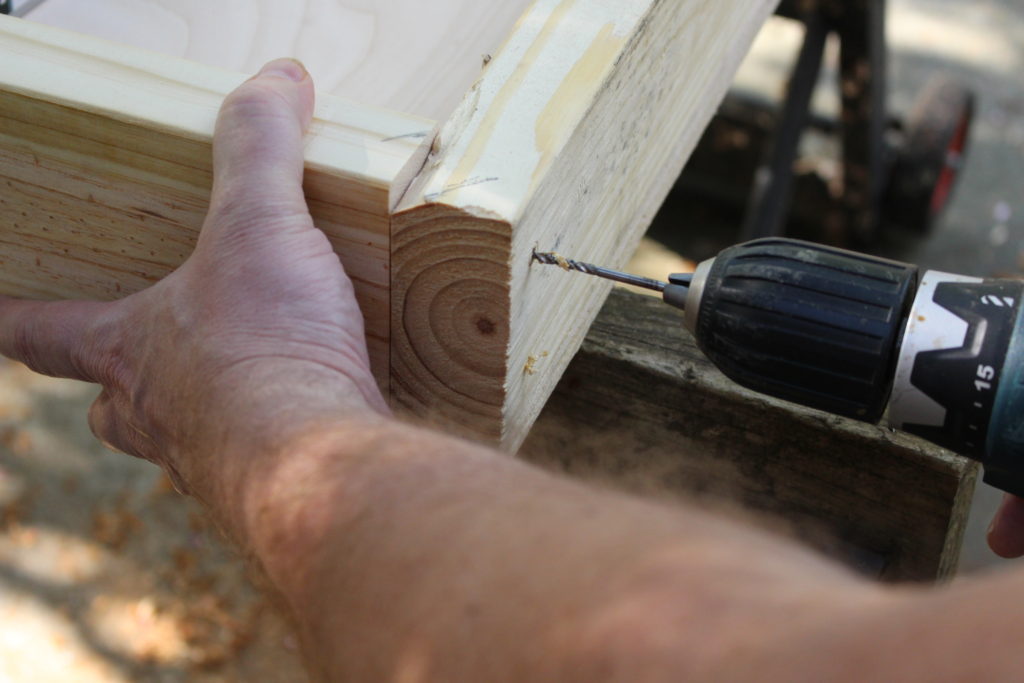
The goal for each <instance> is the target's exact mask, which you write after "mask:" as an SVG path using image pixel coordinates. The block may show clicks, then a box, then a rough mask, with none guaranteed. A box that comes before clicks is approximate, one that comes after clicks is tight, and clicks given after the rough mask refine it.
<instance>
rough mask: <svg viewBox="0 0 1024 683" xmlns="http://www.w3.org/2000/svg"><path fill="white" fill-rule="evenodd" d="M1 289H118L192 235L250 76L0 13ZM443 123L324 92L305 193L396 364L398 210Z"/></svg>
mask: <svg viewBox="0 0 1024 683" xmlns="http://www.w3.org/2000/svg"><path fill="white" fill-rule="evenodd" d="M0 52H2V54H3V60H2V62H0V189H2V190H3V191H2V193H0V292H3V293H5V294H10V295H17V296H28V297H33V298H83V297H85V298H98V299H111V298H116V297H120V296H124V295H127V294H130V293H131V292H134V291H137V290H139V289H141V288H143V287H146V286H148V285H150V284H151V283H153V282H155V281H156V280H158V279H160V278H161V277H163V276H165V275H167V274H168V273H170V272H171V271H172V270H174V268H176V267H177V266H178V265H179V264H180V263H181V262H182V261H184V259H185V258H186V257H187V256H188V254H189V253H190V252H191V250H192V246H193V244H194V242H195V238H196V236H197V234H198V231H199V228H200V227H201V225H202V221H203V218H204V216H205V213H206V209H207V204H208V198H209V192H210V183H211V166H210V163H211V149H210V144H211V141H212V135H213V126H214V122H215V120H216V115H217V111H218V109H219V107H220V104H221V102H222V101H223V99H224V97H225V95H226V94H227V93H229V92H230V91H231V90H233V89H234V88H235V87H236V86H237V85H238V84H239V83H241V82H242V80H243V79H244V78H245V77H244V76H242V75H238V74H232V73H230V72H226V71H221V70H219V69H214V68H211V67H204V66H201V65H197V64H194V63H191V62H187V61H185V60H179V59H174V58H169V57H165V56H163V55H156V54H152V53H147V52H143V51H140V50H136V49H134V48H127V47H116V46H112V45H111V44H109V43H107V42H105V41H100V40H95V39H92V38H88V37H85V36H78V35H77V34H73V33H68V32H64V31H59V30H56V29H52V28H49V27H45V26H42V25H38V24H33V23H30V22H26V21H22V20H18V19H11V18H7V17H0ZM432 128H433V124H432V122H430V121H426V120H423V119H419V118H416V117H412V116H408V115H404V114H401V115H400V114H395V113H391V112H387V111H385V110H379V109H375V108H371V107H364V106H360V105H355V104H353V103H350V102H347V101H344V100H341V99H338V98H333V97H321V98H320V99H319V102H318V106H317V112H316V118H315V121H314V123H313V125H312V127H311V131H310V134H309V136H308V139H307V146H306V183H305V185H306V195H307V199H308V201H309V205H310V209H311V211H312V213H313V216H314V220H315V221H316V223H317V225H318V226H319V227H320V228H321V229H323V230H324V232H325V233H326V234H327V235H328V237H329V238H330V239H331V241H332V243H333V244H334V246H335V248H336V250H337V251H338V253H339V255H340V256H341V259H342V261H343V262H344V264H345V267H346V269H347V270H348V272H349V274H350V275H351V276H352V278H353V280H354V282H355V285H356V290H357V296H358V297H359V301H360V305H361V306H362V309H363V312H364V314H365V316H366V319H367V334H368V341H369V344H370V348H371V355H372V358H373V362H374V368H375V372H376V373H377V375H378V378H379V379H380V380H381V381H382V383H383V382H386V378H387V376H388V374H389V368H388V364H389V345H390V342H389V337H390V332H389V327H390V319H389V313H388V312H389V287H390V276H389V272H388V271H389V262H390V237H389V220H390V212H391V209H392V207H393V206H394V204H395V203H396V202H397V200H398V196H399V194H400V192H401V191H402V190H404V188H405V187H406V186H407V184H408V180H409V178H410V176H411V174H412V173H413V172H414V171H415V170H417V169H418V168H419V167H420V165H421V163H422V158H423V156H424V155H425V154H426V143H425V142H424V140H425V139H426V138H427V137H428V136H429V132H430V131H431V130H432Z"/></svg>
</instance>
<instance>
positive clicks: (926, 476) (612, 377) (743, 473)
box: [522, 290, 977, 580]
mask: <svg viewBox="0 0 1024 683" xmlns="http://www.w3.org/2000/svg"><path fill="white" fill-rule="evenodd" d="M522 452H523V454H524V456H525V457H526V458H528V459H530V460H533V461H534V462H538V463H541V464H544V465H547V466H551V467H556V468H558V469H562V470H566V471H568V472H570V473H573V474H576V475H580V476H584V477H590V478H598V479H601V480H604V481H610V482H614V483H616V484H617V485H620V486H625V487H627V488H630V489H633V490H638V491H641V492H643V493H647V494H649V495H650V494H652V493H654V494H656V493H659V492H660V493H662V494H664V493H666V492H667V493H669V494H671V495H683V496H687V497H690V496H693V495H695V494H696V495H699V496H702V497H704V498H705V499H711V500H714V501H718V502H721V501H727V502H728V503H729V504H738V505H739V506H741V507H742V508H744V509H747V510H750V511H755V512H757V513H759V517H760V518H761V519H764V518H765V513H768V515H769V516H770V517H774V518H778V519H781V520H782V524H781V526H782V530H783V531H784V532H789V533H795V534H796V535H797V536H799V537H801V538H803V539H804V540H806V541H808V542H810V543H811V544H813V545H816V546H817V547H819V548H821V549H822V550H824V551H825V552H827V553H828V554H830V555H832V556H833V557H837V558H839V559H841V560H843V561H845V562H846V563H848V564H850V565H851V566H853V567H855V568H857V569H858V570H859V571H861V572H864V573H866V574H869V575H871V576H875V577H881V578H883V579H886V580H929V579H930V580H934V579H936V578H943V577H950V576H952V575H953V573H954V571H955V569H956V564H957V559H958V557H959V552H960V546H961V543H962V540H963V532H964V526H965V523H966V520H967V513H968V508H969V506H970V500H971V494H972V491H973V489H974V483H975V479H976V476H977V466H976V465H975V464H973V463H971V462H970V461H969V460H967V459H966V458H962V457H960V456H957V455H954V454H952V453H950V452H949V451H945V450H943V449H941V448H939V447H937V446H934V445H932V444H929V443H927V442H925V441H923V440H921V439H917V438H915V437H911V436H909V435H906V434H902V433H897V432H893V431H891V430H889V429H883V428H880V427H875V426H873V425H867V424H864V423H861V422H854V421H852V420H848V419H845V418H839V417H835V416H832V415H828V414H825V413H822V412H819V411H816V410H811V409H809V408H803V407H800V406H796V405H793V404H789V403H784V402H782V401H778V400H775V399H771V398H767V397H765V396H762V395H760V394H755V393H753V392H751V391H748V390H746V389H743V388H741V387H739V386H738V385H736V384H734V383H733V382H731V381H729V380H728V379H726V378H725V376H724V375H722V374H721V373H720V372H718V370H716V369H715V368H714V367H713V366H712V365H711V364H710V363H709V362H708V360H707V359H706V358H705V357H704V356H703V355H702V354H701V353H700V351H699V350H698V349H697V347H696V345H695V344H694V342H693V339H692V337H691V336H690V335H689V334H688V333H686V332H685V331H684V330H683V327H682V320H681V315H680V314H679V313H678V312H677V311H675V310H674V309H672V308H669V307H668V306H666V305H665V304H663V303H661V302H660V301H658V300H657V299H653V298H649V297H644V296H640V295H637V294H632V293H628V292H624V291H622V290H616V291H614V292H613V293H612V296H611V297H610V298H609V299H608V302H607V303H606V304H605V306H604V308H603V309H602V311H601V313H600V315H599V316H598V318H597V321H596V322H595V323H594V326H593V327H592V328H591V330H590V332H589V334H588V335H587V338H586V341H585V342H584V343H583V346H582V348H581V350H580V353H579V354H578V355H577V356H576V358H575V359H574V360H573V361H572V364H571V365H570V366H569V369H568V371H567V372H566V373H565V376H564V377H563V378H562V380H561V382H560V384H559V385H558V388H557V389H556V390H555V392H554V395H553V396H552V397H551V400H550V401H549V403H548V405H547V407H546V408H545V410H544V412H543V413H542V415H541V417H540V419H539V420H538V421H537V425H536V427H535V429H534V430H533V432H532V433H531V435H530V438H529V440H528V441H527V442H526V444H525V445H524V446H523V449H522ZM776 526H778V525H776Z"/></svg>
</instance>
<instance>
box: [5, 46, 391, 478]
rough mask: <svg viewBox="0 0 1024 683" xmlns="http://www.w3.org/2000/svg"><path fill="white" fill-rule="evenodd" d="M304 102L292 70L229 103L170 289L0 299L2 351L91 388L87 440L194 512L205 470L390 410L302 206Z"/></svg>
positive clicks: (285, 68) (349, 303)
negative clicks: (190, 496)
mask: <svg viewBox="0 0 1024 683" xmlns="http://www.w3.org/2000/svg"><path fill="white" fill-rule="evenodd" d="M313 100H314V94H313V84H312V80H311V79H310V77H309V75H308V74H307V73H306V71H305V69H304V68H303V67H302V66H301V65H300V64H299V63H298V62H295V61H292V60H278V61H274V62H271V63H270V64H268V65H267V66H266V67H264V69H263V71H262V72H261V73H260V74H259V75H258V76H257V77H255V78H253V79H251V80H249V81H248V82H246V83H245V84H243V85H242V86H241V87H240V88H238V89H237V90H236V91H235V92H234V93H232V94H231V95H230V96H229V97H228V98H227V100H226V102H225V104H224V106H223V109H222V110H221V114H220V118H219V120H218V123H217V132H216V135H215V139H214V169H215V174H214V186H213V195H212V200H211V206H210V211H209V215H208V216H207V218H206V222H205V224H204V226H203V229H202V234H201V235H200V237H199V242H198V245H197V246H196V249H195V252H194V253H193V254H192V256H191V257H190V258H189V259H188V261H187V262H186V263H185V264H184V265H182V267H181V268H179V269H178V270H177V271H176V272H175V273H173V274H172V275H170V276H169V277H167V278H166V279H165V280H163V281H161V282H160V283H158V284H157V285H155V286H153V287H151V288H150V289H148V290H146V291H143V292H140V293H138V294H136V295H134V296H130V297H128V298H126V299H123V300H121V301H117V302H113V303H91V302H60V303H40V302H28V301H18V300H13V299H3V300H0V352H2V353H3V354H4V355H7V356H9V357H11V358H15V359H17V360H21V361H23V362H25V363H26V364H27V365H28V366H29V367H31V368H32V369H34V370H36V371H38V372H42V373H45V374H48V375H54V376H58V377H69V378H74V379H80V380H85V381H90V382H96V383H99V384H101V385H102V386H103V392H102V394H101V395H100V397H99V398H98V399H97V401H96V403H95V404H94V405H93V408H92V411H91V413H90V416H89V420H90V424H91V426H92V429H93V431H94V432H95V433H96V435H97V436H98V437H99V438H100V439H101V440H103V441H105V442H106V443H108V444H110V445H111V446H113V447H114V448H116V449H119V450H121V451H124V452H126V453H130V454H132V455H136V456H139V457H142V458H145V459H147V460H151V461H153V462H155V463H157V464H159V465H162V466H163V467H164V468H165V469H167V470H168V472H169V473H170V474H171V476H172V477H173V478H174V479H175V480H176V482H177V484H178V485H179V486H184V487H185V488H188V489H191V490H192V491H193V492H195V493H196V494H197V495H198V496H199V497H200V498H208V497H210V496H215V495H218V488H217V485H218V484H217V482H216V481H213V476H212V473H213V472H214V465H216V467H217V468H219V467H220V466H221V463H212V462H210V459H216V458H225V457H239V458H244V457H247V455H246V453H237V451H251V450H253V449H257V448H267V447H271V448H272V447H273V446H274V445H275V444H281V443H284V442H285V441H287V440H288V439H289V438H291V437H293V436H294V435H295V433H297V432H299V431H301V430H303V429H306V428H308V427H309V425H310V423H311V422H315V421H317V420H323V419H327V418H329V419H332V420H333V419H337V418H345V417H346V416H354V415H362V414H366V413H370V412H371V411H378V412H386V411H387V408H386V406H385V403H384V400H383V398H382V397H381V395H380V393H379V391H378V389H377V386H376V384H375V382H374V381H373V378H372V376H371V374H370V369H369V363H368V360H367V353H366V344H365V339H364V337H363V319H362V316H361V314H360V311H359V308H358V306H357V304H356V301H355V298H354V296H353V291H352V284H351V282H350V281H349V279H348V277H347V276H346V275H345V272H344V270H343V269H342V267H341V264H340V263H339V261H338V257H337V256H336V255H335V254H334V253H333V251H332V249H331V246H330V244H328V241H327V239H326V237H325V236H324V235H323V233H321V232H320V231H319V230H318V229H317V228H315V227H314V226H313V223H312V220H311V218H310V216H309V212H308V210H307V208H306V203H305V199H304V196H303V191H302V176H303V152H302V144H301V139H302V136H303V133H304V129H305V128H306V126H307V125H308V124H309V122H310V120H311V118H312V111H313ZM233 484H234V482H231V483H221V485H233Z"/></svg>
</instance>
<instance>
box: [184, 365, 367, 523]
mask: <svg viewBox="0 0 1024 683" xmlns="http://www.w3.org/2000/svg"><path fill="white" fill-rule="evenodd" d="M370 381H371V382H372V380H370ZM364 383H365V382H364ZM370 389H372V391H377V390H376V386H375V385H372V386H371V387H370ZM366 391H367V389H366V388H365V387H362V386H360V382H358V381H357V380H354V379H352V378H350V377H348V376H347V375H344V374H342V373H339V372H334V371H331V370H328V369H325V368H323V367H322V366H319V365H316V364H313V363H308V362H305V361H291V360H280V361H277V360H275V361H273V362H266V361H259V362H253V363H250V364H242V365H238V366H235V367H234V368H232V370H231V371H230V373H226V374H225V375H221V376H220V377H218V379H217V381H216V382H213V383H211V386H210V387H209V388H208V389H207V390H205V391H204V392H203V396H202V398H201V399H200V400H196V401H193V402H191V405H192V406H195V407H194V408H193V409H192V411H191V413H192V418H191V420H190V421H191V423H192V424H185V425H183V428H182V434H181V437H180V438H177V439H171V440H170V441H171V442H172V443H175V444H176V445H177V447H176V448H175V449H174V451H175V452H172V453H170V454H169V455H170V457H169V460H170V463H169V464H172V465H173V466H174V469H176V470H177V473H178V475H179V477H180V479H181V480H182V481H181V483H182V484H183V487H184V488H185V489H186V490H187V492H188V493H190V494H192V495H194V496H195V497H196V498H198V499H199V500H201V501H202V502H204V503H205V504H206V505H207V506H208V507H210V508H219V507H223V506H224V505H225V504H227V503H229V501H230V500H231V497H232V495H233V492H236V491H238V490H239V489H240V487H242V486H244V485H246V484H247V480H248V479H250V478H252V477H254V476H257V474H258V473H259V472H260V470H261V469H263V468H266V467H271V466H273V464H274V463H275V462H276V461H278V460H279V459H282V458H287V457H288V454H289V453H290V452H292V451H294V450H295V445H296V444H298V443H302V442H303V441H304V440H306V439H307V438H310V436H311V435H314V436H315V435H317V434H321V433H325V432H327V431H332V430H336V429H339V428H341V427H344V429H345V430H348V429H349V427H350V426H351V428H353V429H355V428H357V427H356V425H358V424H361V423H363V422H369V421H377V420H380V419H382V418H383V417H384V416H383V414H382V411H381V410H379V409H377V408H375V407H374V406H373V405H372V404H371V403H370V402H369V401H368V400H367V399H366V398H365V397H364V395H365V392H366ZM378 397H379V392H378ZM379 400H380V403H379V405H383V399H379ZM215 511H217V510H215ZM217 512H219V511H217Z"/></svg>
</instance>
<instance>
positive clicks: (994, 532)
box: [988, 493, 1024, 558]
mask: <svg viewBox="0 0 1024 683" xmlns="http://www.w3.org/2000/svg"><path fill="white" fill-rule="evenodd" d="M988 545H989V547H990V548H991V549H992V552H994V553H995V554H996V555H999V556H1000V557H1006V558H1012V557H1020V556H1021V555H1024V500H1021V499H1020V498H1018V497H1017V496H1014V495H1011V494H1009V493H1007V494H1006V495H1005V496H1003V502H1002V504H1001V505H1000V506H999V511H998V512H996V516H995V519H993V520H992V525H991V526H990V527H989V530H988Z"/></svg>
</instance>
